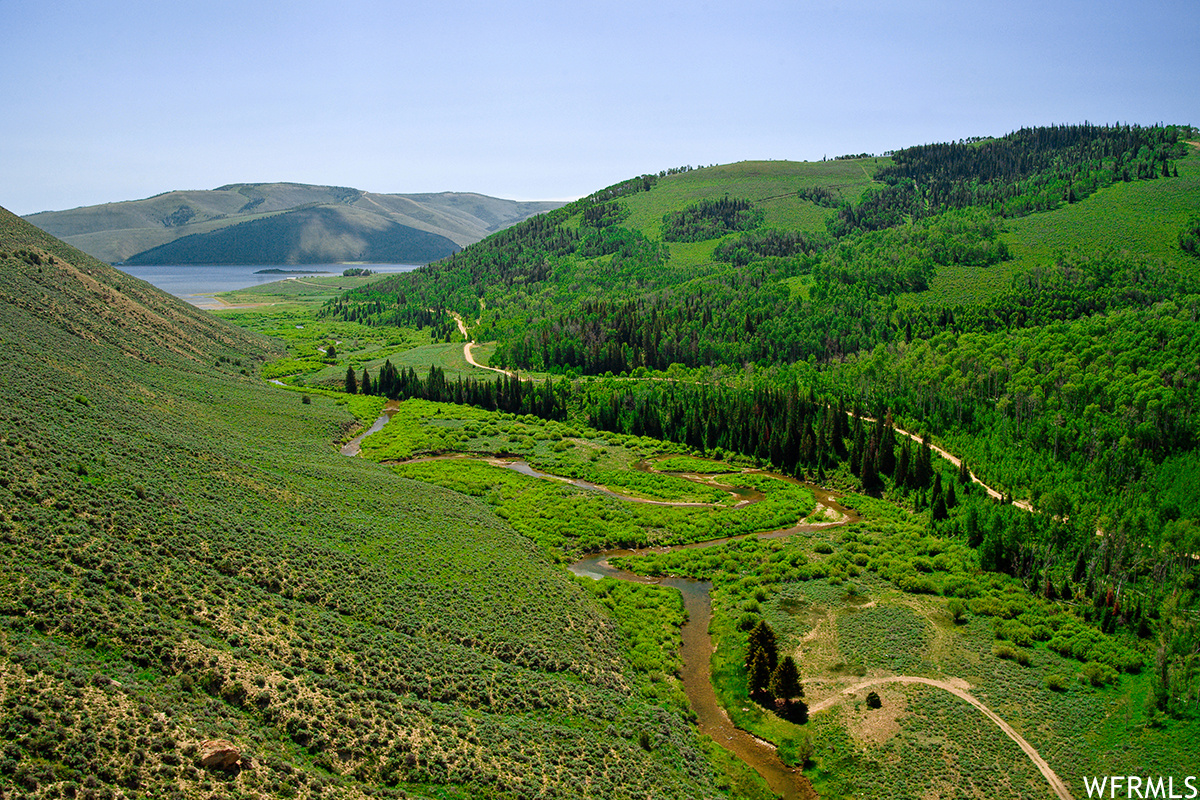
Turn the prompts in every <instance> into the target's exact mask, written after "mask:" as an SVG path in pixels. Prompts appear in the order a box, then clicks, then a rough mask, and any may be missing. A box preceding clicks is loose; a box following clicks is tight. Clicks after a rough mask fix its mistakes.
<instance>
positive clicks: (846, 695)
mask: <svg viewBox="0 0 1200 800" xmlns="http://www.w3.org/2000/svg"><path fill="white" fill-rule="evenodd" d="M885 683H923V684H925V685H926V686H933V687H934V688H937V689H944V690H945V691H947V692H950V693H951V694H952V695H954V696H955V697H959V698H961V699H963V700H966V701H967V702H968V703H970V704H971V705H973V706H975V708H977V709H979V711H981V712H982V713H983V715H984V716H985V717H987V718H988V719H990V720H991V721H992V722H994V723H996V725H997V726H998V727H999V728H1000V730H1002V731H1004V734H1005V735H1006V736H1007V737H1008V738H1010V739H1012V740H1013V741H1014V742H1016V743H1017V746H1018V747H1020V748H1021V749H1022V750H1023V751H1025V755H1027V756H1029V760H1030V761H1032V762H1033V764H1034V766H1035V767H1037V768H1038V770H1039V771H1040V772H1041V773H1042V775H1044V776H1045V777H1046V780H1047V782H1049V784H1050V788H1051V789H1052V790H1054V793H1055V794H1056V795H1058V797H1059V798H1061V800H1074V798H1073V797H1072V795H1071V792H1070V790H1069V789H1067V785H1066V784H1065V783H1063V781H1062V779H1061V778H1059V777H1058V775H1056V774H1055V772H1054V770H1052V769H1050V765H1049V764H1047V763H1046V759H1044V758H1042V757H1041V755H1039V754H1038V751H1037V750H1035V749H1034V747H1033V745H1031V744H1030V743H1029V742H1028V741H1026V740H1025V737H1024V736H1022V735H1021V734H1019V733H1017V732H1016V731H1015V730H1013V727H1012V726H1011V725H1009V724H1008V723H1007V722H1005V721H1004V720H1002V719H1000V717H999V716H997V715H996V713H995V712H994V711H992V710H991V709H990V708H988V707H987V706H985V705H984V704H983V703H981V702H979V701H978V700H976V699H975V698H974V697H973V696H972V695H970V694H968V693H967V691H966V688H969V685H968V684H967V683H966V682H965V681H957V682H949V681H938V680H934V679H932V678H921V677H918V676H915V675H895V676H893V677H890V678H875V679H872V680H869V681H863V682H861V683H856V684H854V685H853V686H847V687H846V688H845V689H842V690H841V691H840V692H838V693H837V694H835V695H834V696H832V697H827V698H825V699H824V700H822V701H821V702H819V703H817V704H815V705H813V706H812V707H811V708H810V709H809V710H808V713H809V715H812V714H818V713H820V712H822V711H826V710H828V709H830V708H832V707H833V706H835V705H837V704H838V703H842V702H845V701H846V700H849V699H850V698H851V697H853V696H854V695H855V694H857V693H858V692H861V691H862V690H863V689H867V688H870V687H872V686H880V685H882V684H885ZM964 687H966V688H964Z"/></svg>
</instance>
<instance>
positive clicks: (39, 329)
mask: <svg viewBox="0 0 1200 800" xmlns="http://www.w3.org/2000/svg"><path fill="white" fill-rule="evenodd" d="M0 337H2V338H3V341H4V342H5V343H6V352H5V358H4V359H3V363H2V364H0V409H2V410H0V419H2V424H0V539H2V540H3V548H0V598H2V599H0V697H2V700H3V702H2V703H0V730H2V731H3V736H2V739H3V750H2V753H0V788H2V790H3V792H4V794H5V796H23V797H39V798H40V797H63V796H68V797H69V796H92V797H101V796H107V797H117V796H154V797H201V796H203V797H212V796H217V797H233V796H237V797H255V798H267V797H281V796H284V797H290V796H301V797H315V796H318V795H320V796H322V797H356V798H360V797H401V796H407V797H448V796H481V795H487V796H494V797H527V796H533V795H535V794H536V795H538V796H592V797H616V796H635V795H636V796H648V795H654V796H661V797H680V798H684V797H688V798H690V797H714V796H716V790H715V789H714V788H713V786H712V778H711V777H710V775H709V773H708V771H707V768H706V767H705V766H704V758H703V756H702V755H701V754H700V752H699V750H698V743H697V740H696V738H695V736H694V734H693V733H692V732H691V731H690V729H689V728H688V726H687V725H686V724H685V723H684V721H683V720H682V719H681V718H680V717H679V715H678V714H677V713H675V712H669V711H666V710H663V709H662V708H658V707H656V706H653V705H650V704H648V703H647V702H645V701H642V700H639V699H637V698H636V693H635V695H634V697H631V693H630V691H629V688H630V681H631V680H632V679H631V677H630V674H631V673H630V667H629V665H628V662H626V661H625V660H624V657H623V655H622V653H623V652H624V644H623V640H622V638H621V637H622V634H621V633H620V631H619V630H618V629H617V627H616V625H615V624H614V623H613V621H612V620H611V618H610V617H609V616H608V614H607V613H606V612H605V611H604V610H603V609H602V607H601V606H600V605H599V604H598V602H597V601H596V600H595V599H594V598H593V596H592V594H591V593H589V592H587V591H585V590H584V589H583V588H582V587H581V586H579V585H578V584H577V583H575V582H574V581H573V579H572V578H571V577H570V576H569V575H568V574H567V573H565V572H563V571H560V570H558V569H556V568H555V567H554V566H553V565H552V564H550V563H549V562H548V561H547V560H546V559H545V558H544V556H542V555H541V554H540V553H539V552H538V551H537V549H536V548H535V547H533V545H532V544H531V542H530V541H529V540H527V539H525V538H523V537H522V536H521V535H519V534H518V533H516V532H515V531H514V530H513V528H512V527H510V525H509V524H508V523H506V522H504V521H503V520H501V519H500V518H499V517H498V516H497V515H496V514H495V513H494V512H493V511H492V510H491V509H490V508H489V507H488V506H487V505H485V504H484V503H482V502H480V501H477V500H474V499H472V498H470V497H467V496H466V495H462V494H458V493H455V492H451V491H448V490H444V489H440V488H437V487H432V486H429V485H427V484H424V483H419V482H417V481H413V480H408V479H401V478H397V477H396V476H395V475H394V474H392V473H391V472H389V471H388V470H386V469H384V468H382V467H380V466H378V465H375V464H371V463H368V462H365V461H362V460H359V459H347V458H344V457H343V456H341V455H339V454H338V452H337V451H336V449H335V448H334V447H332V446H331V445H333V444H334V443H336V442H338V441H339V440H340V439H341V438H342V437H343V435H344V434H345V433H346V431H347V430H348V428H350V427H351V426H352V425H354V424H355V423H354V419H353V418H352V416H351V415H350V414H349V413H348V411H347V406H345V405H339V404H338V403H337V402H335V401H334V400H332V399H329V398H327V397H325V396H322V395H318V396H315V397H312V398H306V399H310V400H311V402H302V399H301V396H300V395H298V394H296V393H294V392H289V391H286V390H284V389H280V388H278V387H274V386H271V385H269V384H265V383H263V382H262V381H261V379H260V378H259V376H258V374H257V373H258V365H259V364H260V363H261V362H262V361H263V360H264V359H266V358H270V357H273V356H275V355H278V353H279V351H278V350H276V345H273V344H272V343H271V342H270V341H269V340H267V339H264V338H262V337H259V336H257V335H254V334H250V333H247V332H245V331H242V330H240V329H237V328H235V327H233V326H232V325H229V324H228V323H226V322H224V321H222V320H219V319H217V318H215V317H212V316H210V315H208V314H206V313H204V312H201V311H198V310H196V309H194V308H192V307H190V306H188V305H187V304H185V303H183V302H180V301H178V300H176V299H174V298H171V297H168V296H167V295H165V294H163V293H161V292H159V291H157V290H156V289H154V288H153V287H151V286H149V285H148V284H146V283H144V282H142V281H139V280H137V279H134V278H131V277H129V276H126V275H123V274H121V273H119V272H118V271H116V270H114V269H112V268H110V267H108V266H106V265H104V264H102V263H100V262H98V261H96V260H95V259H93V258H91V257H89V256H86V255H84V254H83V253H81V252H79V251H78V250H75V249H74V248H73V247H71V246H69V245H66V244H63V243H62V242H59V241H56V240H54V239H53V238H52V237H50V236H49V235H47V234H46V233H44V232H43V231H40V230H38V229H36V228H34V227H33V226H32V225H29V224H28V223H25V222H23V221H21V220H19V219H18V218H16V217H14V216H13V215H11V214H9V213H8V212H5V211H3V210H0ZM366 401H367V402H366V404H365V406H363V407H362V408H361V409H360V413H361V414H363V415H365V416H367V417H372V418H373V417H374V416H375V415H376V414H378V410H379V408H380V405H381V403H378V402H373V401H372V399H371V398H366ZM355 407H358V406H355ZM218 740H225V741H228V742H229V743H231V744H232V745H233V746H234V747H235V748H236V749H237V750H238V751H239V754H240V755H241V759H240V761H239V762H238V763H236V764H234V765H232V766H230V767H228V768H217V767H212V766H205V764H204V763H203V761H202V757H203V755H204V753H205V742H208V741H218ZM234 760H235V761H237V757H236V756H234Z"/></svg>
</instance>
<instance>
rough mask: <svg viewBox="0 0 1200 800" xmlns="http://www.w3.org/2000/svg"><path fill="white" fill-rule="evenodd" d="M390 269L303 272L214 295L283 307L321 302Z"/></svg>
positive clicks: (231, 300)
mask: <svg viewBox="0 0 1200 800" xmlns="http://www.w3.org/2000/svg"><path fill="white" fill-rule="evenodd" d="M329 269H330V271H340V270H341V269H342V267H341V265H340V264H332V265H330V266H329ZM388 274H389V273H379V274H376V275H359V276H343V275H305V276H303V277H300V278H293V279H287V280H278V281H273V282H271V283H262V284H258V285H256V286H250V287H247V288H245V289H236V290H234V291H231V292H221V293H220V294H218V295H215V296H216V298H217V299H218V300H220V301H221V302H223V303H226V304H228V305H230V306H242V305H272V306H283V307H284V308H285V309H288V310H292V309H295V308H303V307H312V306H320V305H321V304H323V303H325V302H326V301H327V300H331V299H333V298H335V297H337V296H339V295H340V294H342V292H345V291H347V290H348V289H355V288H358V287H360V286H366V285H367V284H371V283H374V282H375V281H378V280H381V279H383V278H385V277H387V275H388Z"/></svg>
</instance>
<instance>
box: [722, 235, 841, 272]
mask: <svg viewBox="0 0 1200 800" xmlns="http://www.w3.org/2000/svg"><path fill="white" fill-rule="evenodd" d="M832 244H833V239H832V238H830V237H829V236H827V235H825V234H820V233H809V232H807V231H785V230H775V229H771V230H759V231H749V232H747V233H743V234H742V235H741V236H739V237H738V238H736V239H727V240H725V241H723V242H721V243H720V244H719V245H717V247H716V249H715V250H713V259H714V260H716V261H725V262H728V263H730V264H733V265H734V266H735V267H742V266H745V265H746V264H749V263H750V262H751V261H757V260H759V259H763V258H791V257H792V256H796V255H813V254H816V253H820V252H822V251H824V250H826V249H827V248H829V247H830V246H831V245H832ZM810 269H811V267H810Z"/></svg>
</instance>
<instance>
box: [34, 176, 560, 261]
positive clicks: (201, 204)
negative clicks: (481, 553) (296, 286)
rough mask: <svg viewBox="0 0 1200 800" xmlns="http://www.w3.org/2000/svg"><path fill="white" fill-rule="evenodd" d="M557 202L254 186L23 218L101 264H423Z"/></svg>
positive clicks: (169, 194) (180, 193)
mask: <svg viewBox="0 0 1200 800" xmlns="http://www.w3.org/2000/svg"><path fill="white" fill-rule="evenodd" d="M559 205H561V203H554V202H517V201H512V200H501V199H498V198H494V197H487V196H485V195H480V194H471V193H456V192H442V193H437V194H408V195H404V194H376V193H372V192H364V191H361V190H358V189H349V188H344V187H336V186H310V185H305V184H292V183H259V184H230V185H228V186H222V187H219V188H217V189H213V190H211V191H176V192H166V193H164V194H160V195H155V196H154V197H150V198H146V199H144V200H133V201H127V202H120V203H106V204H104V205H99V206H87V207H83V208H76V209H71V210H68V211H45V212H42V213H39V214H31V215H29V216H28V217H26V219H27V220H28V221H29V222H32V223H33V224H34V225H37V226H38V227H40V228H42V229H43V230H45V231H47V232H49V233H50V234H52V235H54V236H57V237H59V238H61V239H63V240H64V241H66V242H68V243H70V244H73V245H75V246H76V247H78V248H79V249H81V250H83V251H84V252H87V253H89V254H91V255H92V256H94V257H96V258H98V259H100V260H102V261H106V262H108V263H122V262H125V263H130V264H202V263H238V264H302V263H313V264H316V263H340V262H344V261H375V262H395V263H426V262H428V261H432V260H435V259H437V258H441V257H444V256H446V255H449V254H450V253H452V252H454V251H455V250H457V249H458V248H461V247H464V246H466V245H468V244H470V243H472V242H475V241H478V240H479V239H482V238H483V237H484V236H487V235H488V234H490V233H493V232H495V231H497V230H500V229H502V228H504V227H507V226H508V225H512V224H514V223H517V222H520V221H521V220H524V219H527V218H528V217H530V216H531V215H533V214H538V213H541V212H544V211H548V210H550V209H553V208H557V207H558V206H559ZM180 240H184V241H180ZM177 242H178V244H176V243H177Z"/></svg>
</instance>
